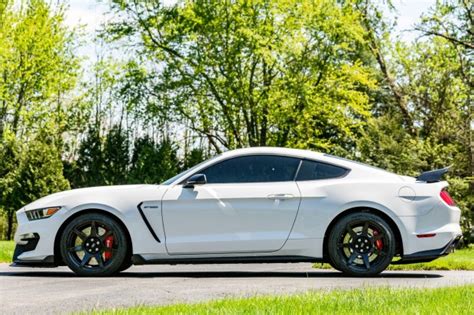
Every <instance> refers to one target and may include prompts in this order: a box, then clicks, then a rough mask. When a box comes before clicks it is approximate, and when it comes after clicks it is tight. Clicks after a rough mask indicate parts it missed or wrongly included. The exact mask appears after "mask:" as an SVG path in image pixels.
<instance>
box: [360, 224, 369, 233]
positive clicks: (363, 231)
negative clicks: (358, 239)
mask: <svg viewBox="0 0 474 315" xmlns="http://www.w3.org/2000/svg"><path fill="white" fill-rule="evenodd" d="M362 234H366V235H367V234H369V222H367V221H366V222H365V223H364V227H363V228H362Z"/></svg>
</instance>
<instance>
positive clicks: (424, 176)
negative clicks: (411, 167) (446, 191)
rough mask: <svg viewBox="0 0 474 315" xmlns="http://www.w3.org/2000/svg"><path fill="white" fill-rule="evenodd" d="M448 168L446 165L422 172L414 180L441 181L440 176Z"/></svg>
mask: <svg viewBox="0 0 474 315" xmlns="http://www.w3.org/2000/svg"><path fill="white" fill-rule="evenodd" d="M450 168H451V166H448V167H445V168H440V169H438V170H434V171H428V172H423V173H421V174H420V175H419V176H418V177H417V178H416V180H417V181H420V182H427V183H436V182H439V181H441V177H443V175H444V174H446V173H447V172H448V171H449V169H450Z"/></svg>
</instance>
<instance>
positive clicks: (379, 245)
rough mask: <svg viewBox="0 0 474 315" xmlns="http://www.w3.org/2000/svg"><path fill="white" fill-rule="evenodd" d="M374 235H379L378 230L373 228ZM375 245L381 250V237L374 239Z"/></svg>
mask: <svg viewBox="0 0 474 315" xmlns="http://www.w3.org/2000/svg"><path fill="white" fill-rule="evenodd" d="M376 235H379V232H378V231H375V230H374V236H376ZM375 247H377V249H378V250H382V248H383V242H382V240H381V239H378V240H376V241H375Z"/></svg>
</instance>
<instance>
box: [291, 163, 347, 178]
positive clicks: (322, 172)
mask: <svg viewBox="0 0 474 315" xmlns="http://www.w3.org/2000/svg"><path fill="white" fill-rule="evenodd" d="M346 172H347V170H346V169H345V168H342V167H338V166H334V165H330V164H325V163H320V162H314V161H308V160H303V163H302V164H301V167H300V170H299V171H298V177H297V178H296V180H315V179H328V178H337V177H341V176H343V175H344V174H346Z"/></svg>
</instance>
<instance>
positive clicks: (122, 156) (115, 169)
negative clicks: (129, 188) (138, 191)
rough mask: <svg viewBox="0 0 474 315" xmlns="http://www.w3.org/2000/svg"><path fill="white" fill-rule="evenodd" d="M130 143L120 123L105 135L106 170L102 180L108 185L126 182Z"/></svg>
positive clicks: (104, 166)
mask: <svg viewBox="0 0 474 315" xmlns="http://www.w3.org/2000/svg"><path fill="white" fill-rule="evenodd" d="M129 152H130V145H129V139H128V135H127V133H126V132H125V131H124V130H123V129H122V127H121V126H120V125H115V126H113V127H112V129H110V130H109V132H108V133H107V136H106V137H105V143H104V148H103V157H104V165H103V168H104V170H105V172H104V173H103V174H102V175H103V176H102V180H103V181H104V182H105V184H107V185H111V184H115V185H118V184H126V183H127V175H128V167H129V159H130V158H129Z"/></svg>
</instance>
